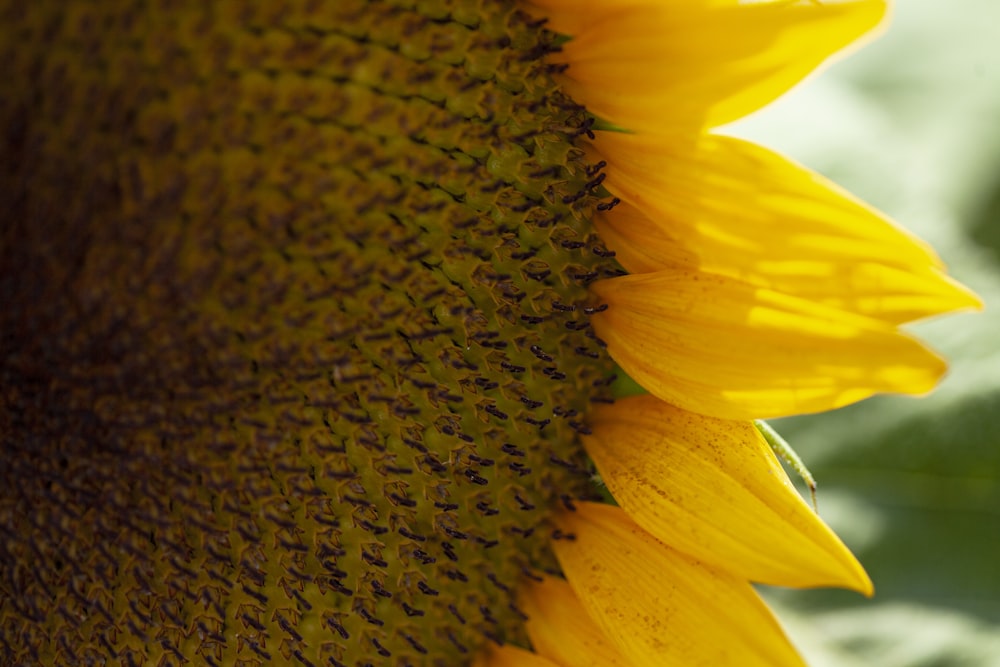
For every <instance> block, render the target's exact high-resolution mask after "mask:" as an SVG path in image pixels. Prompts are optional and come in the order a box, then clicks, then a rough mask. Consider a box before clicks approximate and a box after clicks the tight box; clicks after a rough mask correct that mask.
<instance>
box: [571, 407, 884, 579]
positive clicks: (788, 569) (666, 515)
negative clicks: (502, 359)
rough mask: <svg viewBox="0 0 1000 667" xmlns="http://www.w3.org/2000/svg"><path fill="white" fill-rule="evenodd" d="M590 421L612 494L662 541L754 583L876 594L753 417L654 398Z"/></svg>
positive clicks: (590, 440)
mask: <svg viewBox="0 0 1000 667" xmlns="http://www.w3.org/2000/svg"><path fill="white" fill-rule="evenodd" d="M590 425H591V428H592V429H593V435H591V436H589V437H586V438H584V445H585V446H586V448H587V452H588V453H589V454H590V456H591V458H592V459H593V460H594V463H595V464H596V465H597V469H598V471H599V472H600V474H601V477H602V479H603V480H604V481H605V483H606V484H607V485H608V489H609V490H610V491H611V494H612V495H613V496H614V497H615V500H616V501H618V504H619V505H621V507H622V509H624V510H625V511H626V512H627V513H628V515H629V516H630V517H631V518H632V520H634V521H635V522H636V523H638V524H639V525H640V526H642V527H643V528H645V529H646V530H647V531H648V532H649V533H650V534H651V535H653V536H654V537H656V538H657V539H659V540H660V541H662V542H664V543H666V544H669V545H670V546H671V547H673V548H675V549H677V550H678V551H682V552H684V553H686V554H689V555H691V556H694V557H695V558H697V559H699V560H701V561H704V562H706V563H708V564H710V565H712V566H714V567H717V568H719V569H722V570H727V571H729V572H731V573H733V574H735V575H737V576H739V577H742V578H746V579H749V580H751V581H756V582H760V583H765V584H774V585H779V586H795V587H813V586H842V587H845V588H853V589H855V590H857V591H860V592H862V593H864V594H866V595H871V592H872V584H871V580H870V579H869V578H868V576H867V575H866V574H865V571H864V569H862V567H861V565H860V564H859V563H858V561H857V560H856V559H855V558H854V556H852V555H851V553H850V551H848V550H847V547H845V546H844V544H843V543H842V542H841V541H840V540H839V539H838V538H837V536H836V535H834V533H833V531H831V530H830V529H829V528H827V526H826V524H824V523H823V522H822V521H821V520H820V519H819V517H817V516H816V514H815V513H814V512H813V511H812V510H811V509H810V508H809V507H808V506H807V505H806V504H805V503H804V502H803V501H802V498H801V497H800V496H799V494H798V493H797V492H796V491H795V488H794V487H793V486H792V483H791V482H790V481H789V479H788V476H787V475H786V474H785V471H784V470H783V469H782V468H781V465H780V464H779V463H778V460H777V459H776V458H775V456H774V454H773V452H772V451H771V449H770V447H768V445H767V443H766V442H764V439H763V438H762V437H761V436H760V434H759V433H758V432H757V429H755V428H754V426H753V424H751V423H749V422H739V421H728V420H722V419H714V418H711V417H703V416H701V415H696V414H694V413H691V412H686V411H684V410H681V409H679V408H675V407H673V406H671V405H668V404H666V403H664V402H663V401H661V400H659V399H658V398H656V397H655V396H649V395H646V396H634V397H631V398H626V399H622V400H619V401H617V402H616V403H615V404H614V405H608V406H599V407H598V408H597V409H596V410H595V411H594V413H593V414H592V416H591V419H590Z"/></svg>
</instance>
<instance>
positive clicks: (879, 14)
mask: <svg viewBox="0 0 1000 667" xmlns="http://www.w3.org/2000/svg"><path fill="white" fill-rule="evenodd" d="M533 4H535V5H537V6H538V7H540V8H543V9H546V10H548V16H550V17H551V18H552V27H553V29H555V30H559V31H563V30H565V31H567V32H569V33H570V34H571V35H572V40H570V42H568V43H567V44H566V45H565V46H564V48H563V51H562V53H561V54H559V55H558V56H557V57H555V58H554V59H553V60H554V62H562V63H567V64H569V65H570V67H569V69H568V70H567V71H566V73H565V75H564V79H563V82H562V83H563V85H564V87H565V89H566V91H567V92H568V93H569V94H570V95H571V96H572V97H573V99H574V100H576V101H577V102H579V103H581V104H583V105H584V106H586V107H587V109H588V110H589V111H590V112H591V113H594V114H596V115H597V116H600V117H601V118H604V119H606V120H610V121H612V122H614V123H616V124H618V125H620V126H622V127H625V128H628V129H630V130H633V131H642V132H646V133H653V134H655V133H670V132H672V131H674V130H676V128H677V127H681V128H682V129H690V128H691V126H695V127H698V126H700V127H715V126H718V125H721V124H723V123H728V122H730V121H733V120H736V119H737V118H741V117H743V116H745V115H747V114H748V113H751V112H752V111H756V110H757V109H759V108H761V107H763V106H764V105H766V104H768V103H769V102H771V101H773V100H774V99H775V98H777V97H778V96H780V95H781V94H782V93H784V92H786V91H787V90H788V89H789V88H791V87H792V86H794V85H795V84H796V83H798V82H799V81H801V80H802V79H803V78H804V77H805V76H807V75H808V74H810V73H811V72H812V71H813V70H815V69H816V67H817V66H819V65H820V64H821V63H823V62H824V61H825V60H826V59H827V58H829V57H830V56H831V55H833V54H834V53H836V52H838V51H840V50H841V49H843V48H844V47H845V46H847V45H848V44H851V43H852V42H855V41H856V40H857V39H858V38H859V37H860V36H862V35H864V34H865V33H868V32H870V31H871V30H872V28H874V27H875V26H876V25H878V24H879V22H880V21H881V20H882V19H883V18H884V16H885V13H886V7H887V3H886V2H884V1H883V0H856V1H848V2H825V3H818V2H808V1H803V2H759V3H753V4H738V3H735V2H689V1H687V0H665V1H662V2H627V3H625V4H623V5H622V6H615V4H614V3H610V2H608V3H604V4H605V8H604V9H603V10H594V13H593V14H592V15H589V16H586V15H585V14H583V12H580V11H579V9H576V8H575V7H574V8H571V7H570V5H569V4H568V3H565V2H563V1H562V0H558V1H556V2H551V1H546V0H539V1H538V2H534V3H533ZM573 4H574V5H575V3H573ZM594 4H596V3H594ZM612 8H613V9H612ZM574 13H575V15H574ZM583 16H586V19H584V18H583Z"/></svg>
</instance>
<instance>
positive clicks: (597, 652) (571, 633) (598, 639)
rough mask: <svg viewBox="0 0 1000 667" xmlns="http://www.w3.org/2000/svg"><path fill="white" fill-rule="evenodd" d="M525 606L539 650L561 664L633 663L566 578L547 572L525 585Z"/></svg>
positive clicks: (609, 666) (617, 666)
mask: <svg viewBox="0 0 1000 667" xmlns="http://www.w3.org/2000/svg"><path fill="white" fill-rule="evenodd" d="M519 602H520V606H521V609H522V610H523V611H524V612H525V613H526V614H527V615H528V620H527V621H526V622H525V624H524V625H525V628H526V629H527V631H528V637H529V638H530V639H531V645H532V646H533V647H534V648H535V651H536V652H537V653H538V654H539V655H542V656H544V657H546V658H549V659H550V660H553V661H554V662H557V663H559V664H560V665H572V666H573V667H625V666H627V665H629V664H630V663H628V662H627V661H626V660H625V658H624V657H623V656H622V655H621V653H619V651H618V649H616V648H615V647H614V645H613V644H612V643H611V641H610V640H609V639H608V638H607V637H606V636H605V635H604V633H603V632H602V631H601V629H600V628H599V627H597V625H596V624H595V623H594V621H593V620H592V619H591V618H590V616H589V615H588V614H587V612H586V610H585V609H584V608H583V606H582V605H581V604H580V600H579V598H577V596H576V594H575V593H574V592H573V588H572V587H571V586H570V585H569V584H568V583H567V582H566V581H564V580H562V579H556V578H555V577H552V576H544V577H542V579H541V581H532V582H531V583H530V584H528V585H527V586H525V587H524V589H523V590H522V594H521V597H520V600H519Z"/></svg>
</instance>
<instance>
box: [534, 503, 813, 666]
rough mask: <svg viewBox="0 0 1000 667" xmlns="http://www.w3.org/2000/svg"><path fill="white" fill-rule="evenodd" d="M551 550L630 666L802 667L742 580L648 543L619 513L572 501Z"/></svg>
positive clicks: (561, 518) (652, 541)
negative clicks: (573, 506)
mask: <svg viewBox="0 0 1000 667" xmlns="http://www.w3.org/2000/svg"><path fill="white" fill-rule="evenodd" d="M556 523H557V525H558V527H559V529H560V530H562V531H563V532H566V533H570V534H572V535H573V536H574V539H557V540H553V542H552V547H553V549H554V550H555V552H556V556H557V558H558V559H559V564H560V565H561V566H562V569H563V572H565V574H566V578H567V579H568V580H569V582H570V585H571V586H572V587H573V590H574V591H575V592H576V595H577V597H578V598H579V599H580V601H581V602H582V603H583V605H584V606H585V607H586V608H587V609H588V611H589V612H590V616H591V617H592V618H593V619H594V620H595V621H596V622H597V625H599V626H600V627H601V628H602V630H603V631H604V633H605V634H606V635H607V636H608V637H609V638H610V639H611V640H612V641H614V642H615V644H616V645H617V646H618V648H619V649H620V650H621V652H622V654H623V655H624V656H625V657H626V658H627V659H629V660H630V661H632V663H634V664H636V665H712V666H713V667H728V666H739V667H764V666H765V665H766V666H768V667H784V666H792V665H796V666H798V665H802V664H803V663H802V660H801V658H799V656H798V655H797V654H796V653H795V650H794V649H793V648H792V646H791V645H790V644H789V643H788V640H787V638H786V637H785V635H784V633H783V632H782V630H781V627H780V626H779V625H778V623H777V621H776V620H775V619H774V617H773V616H772V615H771V613H770V611H769V610H768V609H767V607H766V606H765V605H764V603H763V602H762V601H761V600H760V598H759V597H758V596H757V594H756V593H755V592H754V591H753V588H752V587H751V586H750V585H749V584H748V583H747V582H746V581H745V580H742V579H739V578H737V577H734V576H733V575H731V574H728V573H725V572H722V571H719V570H715V569H712V568H710V567H708V566H706V565H703V564H701V563H699V562H697V561H695V560H693V559H691V558H689V557H687V556H685V555H683V554H681V553H679V552H677V551H675V550H673V549H671V548H670V547H668V546H666V545H664V544H662V543H661V542H659V541H658V540H656V539H655V538H653V537H651V536H650V535H649V534H648V533H646V531H644V530H643V529H642V528H640V527H639V526H638V525H636V524H635V523H634V522H632V521H631V520H630V519H629V518H628V517H627V516H626V515H625V512H624V511H623V510H621V509H620V508H617V507H611V506H608V505H597V504H593V503H579V504H578V505H577V509H576V511H575V512H565V513H563V514H560V515H559V516H558V517H557V518H556Z"/></svg>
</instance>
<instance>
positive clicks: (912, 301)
mask: <svg viewBox="0 0 1000 667" xmlns="http://www.w3.org/2000/svg"><path fill="white" fill-rule="evenodd" d="M594 226H595V228H596V229H597V232H598V234H600V236H601V240H602V241H604V244H605V245H606V246H607V247H608V248H609V249H610V250H613V251H614V252H615V255H616V258H617V260H618V261H619V262H620V263H621V265H622V266H624V267H625V268H626V269H627V270H628V271H629V272H631V273H651V272H653V271H659V270H661V269H666V268H676V267H699V268H701V270H703V271H707V272H710V273H717V274H720V275H725V276H730V277H733V278H738V279H741V280H744V281H746V282H750V283H753V284H755V285H758V286H760V287H767V288H770V289H773V290H775V291H778V292H783V293H785V294H790V295H792V296H797V297H800V298H804V299H808V300H809V301H813V302H815V303H822V304H825V305H828V306H833V307H835V308H839V309H841V310H846V311H849V312H852V313H858V314H860V315H865V316H867V317H873V318H876V319H879V320H883V321H885V322H890V323H893V324H902V323H904V322H912V321H915V320H918V319H922V318H925V317H929V316H933V315H939V314H941V313H946V312H953V311H956V310H961V309H966V308H980V307H981V305H982V303H981V302H980V300H979V298H978V297H977V296H976V295H975V294H973V293H972V292H971V291H969V290H968V288H966V287H964V286H963V285H961V284H960V283H958V282H956V281H954V280H952V279H951V278H949V277H948V276H946V275H945V274H943V273H942V272H941V271H939V270H938V269H937V268H935V267H934V266H930V265H928V266H922V267H915V268H912V269H904V268H900V267H898V266H892V265H888V264H884V263H878V262H874V261H857V262H852V261H848V260H846V259H838V258H809V257H808V256H806V255H805V254H804V253H803V255H802V256H798V257H792V256H786V257H780V256H774V257H767V258H765V257H761V256H755V255H753V254H752V253H743V252H735V253H731V254H723V255H722V256H723V257H724V259H722V260H721V261H720V258H719V257H718V256H717V255H714V254H711V253H708V254H707V255H703V256H701V257H699V256H697V255H696V254H695V253H694V252H693V251H691V250H689V249H687V248H686V247H685V246H684V245H683V243H682V241H681V240H680V239H679V238H677V236H672V234H674V233H675V231H676V226H675V225H671V224H670V223H665V224H658V223H655V222H653V220H652V219H651V218H649V217H648V216H646V215H644V214H643V213H642V212H641V211H639V210H638V209H637V208H635V207H634V206H632V205H630V204H628V203H625V202H622V203H620V204H619V205H617V206H616V207H615V208H614V209H612V210H611V211H609V212H606V213H598V214H597V216H595V219H594ZM794 230H796V225H795V224H792V225H790V230H789V232H790V234H789V235H791V234H794ZM786 238H787V237H786ZM689 242H690V239H689Z"/></svg>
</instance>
